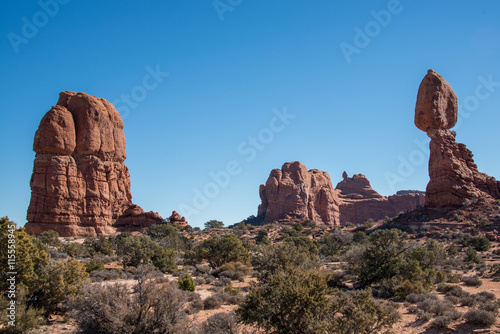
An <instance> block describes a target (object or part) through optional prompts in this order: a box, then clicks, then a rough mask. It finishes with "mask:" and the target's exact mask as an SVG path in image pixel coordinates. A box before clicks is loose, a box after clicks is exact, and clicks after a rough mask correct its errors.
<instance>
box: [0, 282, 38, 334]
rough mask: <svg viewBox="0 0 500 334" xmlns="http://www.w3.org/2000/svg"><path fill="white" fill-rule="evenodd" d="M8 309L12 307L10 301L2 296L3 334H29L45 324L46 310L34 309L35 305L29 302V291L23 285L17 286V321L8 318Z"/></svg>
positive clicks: (0, 307) (0, 324)
mask: <svg viewBox="0 0 500 334" xmlns="http://www.w3.org/2000/svg"><path fill="white" fill-rule="evenodd" d="M8 307H10V299H7V298H6V296H4V295H3V294H1V295H0V326H3V328H2V329H0V332H1V333H7V334H11V333H12V334H21V333H27V332H29V330H31V329H34V328H36V327H38V326H39V325H41V324H42V323H43V322H44V319H43V313H44V309H43V308H36V307H34V305H33V303H31V302H30V301H29V295H28V289H27V288H26V287H25V286H24V285H23V284H18V285H17V286H16V298H15V307H16V308H15V321H14V320H12V319H10V318H9V317H8V315H9V310H8ZM9 322H11V323H9ZM12 325H14V326H12Z"/></svg>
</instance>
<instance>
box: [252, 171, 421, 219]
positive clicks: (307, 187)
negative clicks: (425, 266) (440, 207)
mask: <svg viewBox="0 0 500 334" xmlns="http://www.w3.org/2000/svg"><path fill="white" fill-rule="evenodd" d="M342 176H343V178H344V179H343V180H342V181H341V182H339V184H338V185H337V188H336V189H333V187H332V183H331V180H330V177H329V176H328V173H326V172H322V171H319V170H317V169H313V170H310V171H307V168H306V167H305V166H304V165H302V164H301V163H300V162H298V161H296V162H291V163H290V162H289V163H286V164H284V165H283V167H282V169H281V170H279V169H274V170H273V171H272V172H271V175H270V176H269V179H268V180H267V182H266V184H265V185H261V186H260V198H261V200H262V204H261V205H259V210H258V215H259V216H260V215H263V216H264V222H265V223H272V222H274V221H278V222H286V223H291V222H297V221H303V220H306V219H311V220H314V221H316V223H318V224H319V225H339V224H341V225H343V224H346V223H348V222H351V223H361V222H364V221H367V220H368V219H373V220H378V219H381V218H384V217H385V216H389V217H394V216H396V215H398V214H399V213H400V212H406V211H408V210H411V209H414V208H416V207H418V206H423V205H424V199H425V195H424V193H423V192H419V191H403V192H398V193H397V194H396V195H392V196H389V197H385V196H382V195H380V194H379V193H377V192H376V191H375V190H373V189H372V187H371V186H370V182H369V181H368V180H367V179H366V177H365V176H364V175H362V174H357V175H354V176H353V177H348V175H347V173H346V172H344V173H343V175H342Z"/></svg>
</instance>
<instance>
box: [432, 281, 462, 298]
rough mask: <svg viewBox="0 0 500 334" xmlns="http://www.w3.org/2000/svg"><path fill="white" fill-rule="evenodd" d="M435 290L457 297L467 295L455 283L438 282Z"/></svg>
mask: <svg viewBox="0 0 500 334" xmlns="http://www.w3.org/2000/svg"><path fill="white" fill-rule="evenodd" d="M437 291H439V292H441V293H444V294H445V295H446V296H455V297H459V298H462V297H465V296H468V295H469V293H468V292H466V291H464V290H463V289H462V287H461V286H459V285H455V284H439V285H438V287H437Z"/></svg>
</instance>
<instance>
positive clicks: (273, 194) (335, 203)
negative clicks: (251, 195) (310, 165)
mask: <svg viewBox="0 0 500 334" xmlns="http://www.w3.org/2000/svg"><path fill="white" fill-rule="evenodd" d="M259 190H260V191H259V192H260V198H261V200H262V204H260V205H259V210H258V215H259V216H263V217H264V222H265V223H272V222H274V221H280V222H289V221H303V220H306V219H311V220H314V221H315V222H317V223H318V224H323V225H338V224H339V223H340V219H339V200H338V193H337V191H335V190H334V189H333V187H332V181H331V180H330V176H329V175H328V173H326V172H323V171H320V170H317V169H312V170H309V171H308V170H307V168H306V166H304V165H303V164H301V163H300V162H298V161H294V162H287V163H285V164H284V165H283V167H282V168H281V170H280V169H273V170H272V171H271V174H270V175H269V178H268V180H267V182H266V184H265V185H264V184H263V185H261V186H260V189H259Z"/></svg>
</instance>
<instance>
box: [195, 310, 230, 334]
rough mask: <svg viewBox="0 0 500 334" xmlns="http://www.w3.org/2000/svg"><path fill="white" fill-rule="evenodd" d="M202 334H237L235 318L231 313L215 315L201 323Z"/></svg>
mask: <svg viewBox="0 0 500 334" xmlns="http://www.w3.org/2000/svg"><path fill="white" fill-rule="evenodd" d="M203 333H204V334H237V333H239V330H238V324H237V321H236V316H235V315H234V313H233V312H231V313H223V312H221V313H216V314H214V315H212V316H211V317H210V318H208V319H207V320H206V321H205V322H204V323H203Z"/></svg>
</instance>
